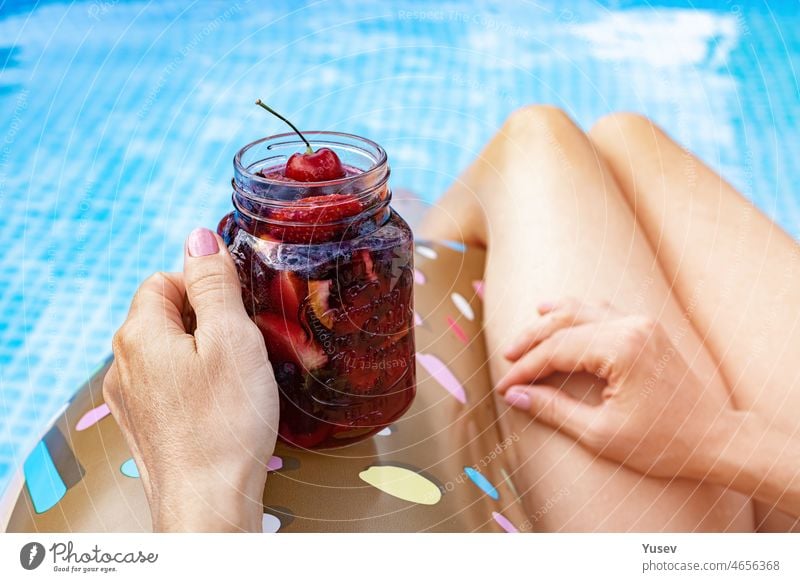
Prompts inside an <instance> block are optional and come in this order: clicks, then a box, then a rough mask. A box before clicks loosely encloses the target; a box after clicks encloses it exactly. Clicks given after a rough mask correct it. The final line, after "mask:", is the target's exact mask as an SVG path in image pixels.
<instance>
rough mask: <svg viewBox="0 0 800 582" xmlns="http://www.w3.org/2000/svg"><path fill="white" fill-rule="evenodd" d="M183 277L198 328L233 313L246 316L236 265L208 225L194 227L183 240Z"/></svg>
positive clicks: (221, 319)
mask: <svg viewBox="0 0 800 582" xmlns="http://www.w3.org/2000/svg"><path fill="white" fill-rule="evenodd" d="M183 278H184V282H185V284H186V294H187V296H188V297H189V303H190V304H191V306H192V308H193V309H194V312H195V314H196V316H197V327H198V328H200V329H202V328H204V327H207V326H209V325H214V323H215V322H223V321H224V320H225V319H226V318H229V317H230V316H232V315H233V316H236V317H240V316H244V317H247V313H246V312H245V309H244V304H243V303H242V287H241V283H240V282H239V276H238V274H237V272H236V265H234V263H233V259H232V258H231V256H230V254H229V253H228V249H227V248H226V247H225V245H224V244H223V242H222V239H221V238H220V237H219V236H217V235H216V234H215V233H213V232H211V231H210V230H208V229H207V228H196V229H194V230H193V231H192V232H191V234H190V235H189V237H188V238H187V239H186V252H185V255H184V265H183Z"/></svg>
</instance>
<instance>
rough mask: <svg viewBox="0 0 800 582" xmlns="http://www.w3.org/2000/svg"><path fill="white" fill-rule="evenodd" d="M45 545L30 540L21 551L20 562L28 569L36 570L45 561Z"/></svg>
mask: <svg viewBox="0 0 800 582" xmlns="http://www.w3.org/2000/svg"><path fill="white" fill-rule="evenodd" d="M44 554H45V551H44V546H43V545H42V544H40V543H39V542H28V543H27V544H25V545H24V546H22V549H21V550H20V551H19V563H20V564H22V567H23V568H25V569H26V570H35V569H36V568H38V567H39V566H41V564H42V561H44Z"/></svg>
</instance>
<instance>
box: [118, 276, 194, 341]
mask: <svg viewBox="0 0 800 582" xmlns="http://www.w3.org/2000/svg"><path fill="white" fill-rule="evenodd" d="M184 294H185V291H184V288H183V277H182V275H181V274H180V273H155V274H154V275H151V276H150V277H148V278H147V279H145V281H144V282H143V283H142V284H141V285H140V286H139V289H138V290H137V291H136V294H135V295H134V296H133V301H131V308H130V311H129V312H128V319H127V321H126V324H136V323H137V322H138V323H140V324H141V325H142V329H146V330H148V332H149V333H155V332H164V331H165V332H167V333H168V334H177V335H181V334H184V333H186V328H185V326H184V321H183V315H182V311H183V305H184V300H183V298H184Z"/></svg>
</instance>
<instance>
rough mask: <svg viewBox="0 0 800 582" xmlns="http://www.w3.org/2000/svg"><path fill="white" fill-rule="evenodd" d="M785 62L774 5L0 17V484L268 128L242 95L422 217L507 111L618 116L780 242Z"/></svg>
mask: <svg viewBox="0 0 800 582" xmlns="http://www.w3.org/2000/svg"><path fill="white" fill-rule="evenodd" d="M745 4H747V6H746V5H745ZM689 6H694V7H695V8H694V9H691V10H690V9H689V8H688V7H689ZM798 65H800V14H798V10H797V4H796V2H786V3H779V2H768V3H767V2H763V3H756V4H753V3H744V2H737V1H721V2H700V3H698V2H694V3H677V2H666V3H665V2H639V1H637V2H622V1H620V2H606V3H597V2H555V1H548V2H536V3H534V2H508V1H503V2H499V1H498V2H494V1H493V2H481V3H477V4H472V5H470V4H467V3H463V2H449V3H436V4H433V5H432V3H429V2H414V1H409V0H403V1H400V2H392V3H376V2H368V1H366V0H349V1H347V2H315V3H311V2H309V3H301V2H280V3H272V2H270V3H260V2H252V1H249V0H239V1H234V2H195V3H187V2H176V1H161V2H141V1H140V2H122V1H114V0H109V1H103V2H99V1H89V2H2V0H0V110H2V112H3V115H2V117H0V231H1V232H3V235H4V236H3V244H2V255H1V257H0V338H2V341H0V489H2V487H3V486H4V484H5V482H6V481H7V479H8V476H9V474H10V473H11V472H12V471H14V470H16V469H17V468H18V467H19V466H20V465H21V463H22V462H23V461H24V458H23V457H24V455H25V454H26V453H27V451H28V450H30V448H31V447H32V446H33V445H34V440H35V438H36V435H37V434H38V432H39V431H40V429H41V428H42V425H43V424H44V423H45V422H46V421H47V420H48V419H49V418H50V417H51V416H52V414H53V413H54V412H55V411H56V410H57V409H58V408H59V407H60V406H61V405H62V404H63V403H64V402H65V401H66V399H68V398H69V397H70V396H71V394H72V392H73V391H74V390H75V388H76V387H77V386H78V385H79V384H80V383H81V382H82V381H83V380H84V379H85V378H86V377H87V376H88V375H89V374H90V373H91V372H92V371H93V370H94V368H95V366H96V365H97V363H98V362H99V361H100V360H102V359H103V358H104V357H105V356H106V355H107V354H108V353H109V351H110V338H111V336H112V335H113V332H114V330H115V329H116V327H117V326H118V325H119V324H120V323H121V321H122V319H123V318H124V316H125V313H126V310H127V307H128V303H129V301H130V298H131V296H132V294H133V291H134V290H135V288H136V286H137V284H138V283H139V281H140V280H141V279H143V278H144V277H146V276H147V275H149V274H150V273H151V272H153V271H156V270H175V269H177V268H179V266H180V261H181V253H182V242H183V239H184V237H185V235H186V234H187V233H188V232H189V231H190V230H191V229H192V228H193V227H195V226H197V225H206V226H209V227H211V226H214V225H215V223H216V220H217V219H218V218H219V217H220V216H221V215H222V214H224V212H226V210H227V208H228V207H229V205H230V198H229V195H230V192H229V191H230V188H229V182H230V177H231V158H232V156H233V154H234V152H235V151H236V150H237V149H238V147H240V146H241V145H243V144H245V143H247V142H249V141H252V140H253V139H255V138H258V137H261V136H263V135H266V134H269V133H275V132H278V131H283V130H284V128H283V127H281V125H280V124H279V123H278V122H277V121H276V120H274V119H271V118H269V117H268V116H266V115H265V114H264V112H263V111H260V110H259V109H258V108H256V107H255V106H254V105H253V101H254V100H255V99H256V98H257V97H261V98H262V99H264V100H265V101H267V102H269V103H271V104H272V105H274V106H275V107H276V108H277V109H278V110H280V111H282V112H283V113H285V114H286V115H288V116H290V117H291V118H292V119H293V120H295V122H296V123H297V124H298V125H300V126H302V127H307V128H315V129H328V130H341V131H347V132H352V133H356V134H361V135H365V136H368V137H371V138H372V139H374V140H376V141H378V142H379V143H381V144H382V145H384V146H385V147H386V149H387V150H388V152H389V156H390V159H391V160H392V166H393V173H394V176H393V179H392V181H393V184H395V186H404V187H407V188H410V189H412V190H415V191H416V192H418V193H419V194H420V195H421V196H422V197H424V198H425V199H426V200H428V201H433V200H435V198H436V196H437V195H438V194H439V193H440V192H442V190H443V189H444V188H445V187H446V186H447V184H448V183H449V182H450V181H451V180H452V179H453V178H454V177H455V175H457V173H458V172H459V171H460V169H461V168H463V167H464V165H465V164H466V163H467V162H468V161H469V160H470V159H471V158H472V157H473V156H474V155H475V154H476V153H477V151H478V149H479V148H480V147H481V145H482V143H483V142H484V141H485V140H486V139H487V138H488V137H489V136H490V135H491V134H492V132H493V131H494V130H495V129H496V128H497V127H498V125H499V124H500V123H501V122H502V120H503V119H504V117H505V116H506V115H508V113H509V112H510V111H512V110H513V109H515V108H517V107H519V106H521V105H523V104H525V103H532V102H544V103H554V104H557V105H560V106H561V107H563V108H565V109H566V110H567V111H568V112H569V113H570V114H571V115H572V116H573V117H574V118H575V119H576V120H578V121H579V122H580V123H581V124H583V125H584V126H588V125H589V124H591V122H592V120H594V119H595V118H597V117H598V116H600V115H602V114H604V113H607V112H609V111H613V110H620V109H623V110H635V111H640V112H643V113H646V114H647V115H650V116H651V117H653V118H654V119H655V120H656V121H658V122H659V123H661V124H662V125H664V126H665V127H667V128H669V129H670V131H671V133H672V134H673V135H675V136H676V137H677V138H678V139H679V140H680V141H682V142H683V143H684V144H686V145H687V146H689V147H690V148H692V149H694V150H695V151H697V152H699V153H700V155H701V156H702V157H703V158H704V159H706V160H707V161H708V162H709V163H710V164H711V165H712V166H714V167H715V168H717V169H719V170H720V171H721V172H722V173H723V174H724V175H725V176H726V177H728V179H729V180H731V181H732V182H733V183H734V184H735V185H736V186H737V187H739V188H740V189H741V190H742V191H743V192H744V193H745V194H746V195H747V196H749V197H750V198H751V199H752V200H753V201H754V202H755V203H756V204H757V205H758V206H759V207H760V208H762V209H763V210H765V211H766V212H767V213H768V214H770V215H771V216H773V217H774V218H776V219H777V220H778V221H779V222H780V223H781V224H782V225H783V226H784V227H785V228H786V229H787V230H789V231H790V232H791V233H792V234H793V235H794V236H800V222H799V221H798V217H799V216H800V197H799V196H798V195H797V194H796V193H795V190H796V188H797V184H800V164H798V163H797V160H799V159H800V127H798V123H800V121H798V119H800V115H799V114H800V111H799V110H798V103H799V102H800V98H799V97H798V94H799V93H800V91H799V89H798V79H797V67H798Z"/></svg>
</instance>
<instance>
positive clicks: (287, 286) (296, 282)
mask: <svg viewBox="0 0 800 582" xmlns="http://www.w3.org/2000/svg"><path fill="white" fill-rule="evenodd" d="M304 295H305V293H304V291H303V281H301V280H300V279H298V277H297V276H296V275H294V274H292V273H291V272H290V271H274V272H273V278H272V280H271V281H269V286H268V291H267V301H268V306H269V307H270V308H271V311H274V312H275V313H282V314H283V315H285V316H286V317H287V318H294V317H297V312H298V310H299V309H300V299H301V297H302V296H304Z"/></svg>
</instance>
